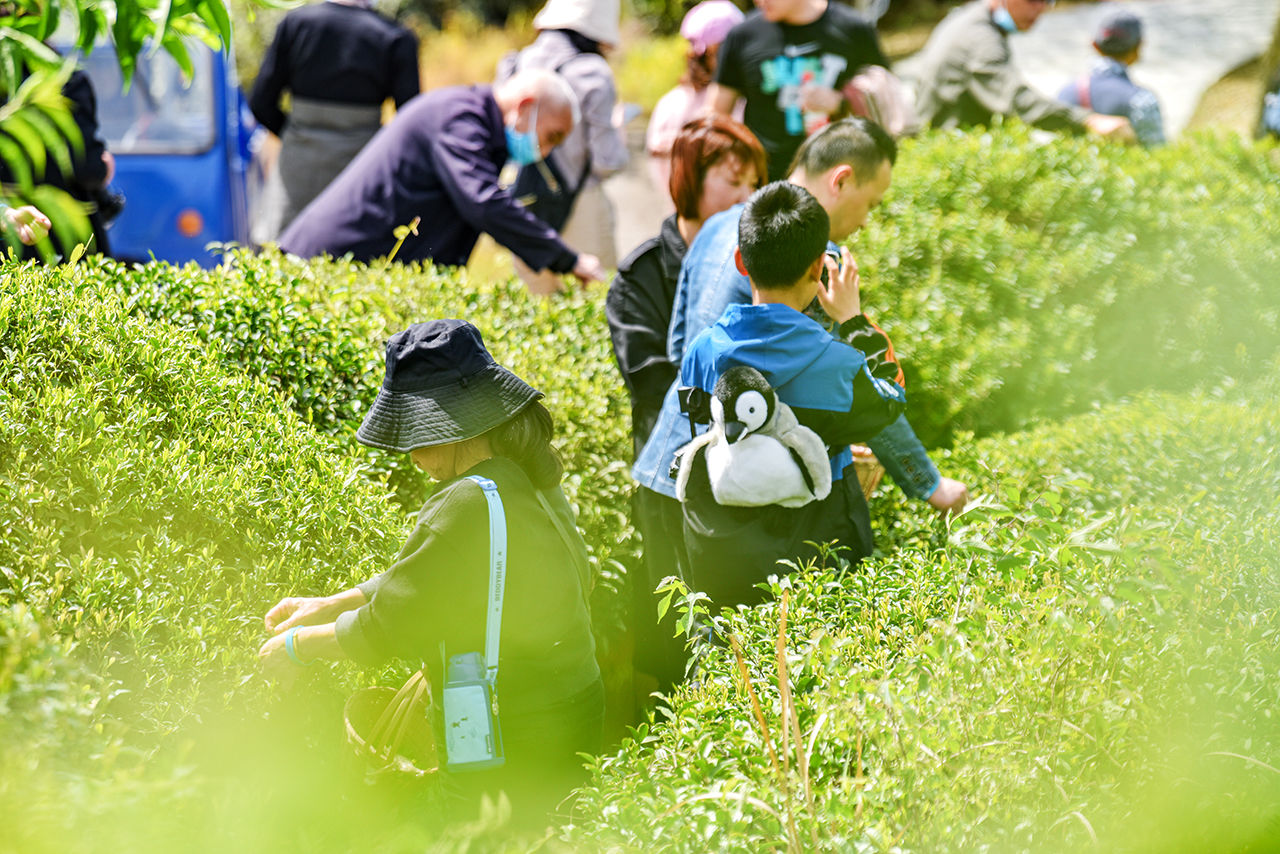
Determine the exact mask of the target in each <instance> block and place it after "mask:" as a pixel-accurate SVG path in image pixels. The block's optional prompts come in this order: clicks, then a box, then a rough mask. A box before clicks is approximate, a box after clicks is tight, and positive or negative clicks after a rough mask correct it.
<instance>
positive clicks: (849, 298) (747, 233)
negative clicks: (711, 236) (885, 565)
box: [680, 181, 906, 606]
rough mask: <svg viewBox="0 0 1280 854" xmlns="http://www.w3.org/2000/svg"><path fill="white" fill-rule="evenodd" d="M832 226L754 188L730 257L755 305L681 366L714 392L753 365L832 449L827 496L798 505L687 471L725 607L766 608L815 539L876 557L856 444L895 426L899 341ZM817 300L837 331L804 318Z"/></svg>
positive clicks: (790, 195)
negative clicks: (882, 322) (777, 580)
mask: <svg viewBox="0 0 1280 854" xmlns="http://www.w3.org/2000/svg"><path fill="white" fill-rule="evenodd" d="M830 229H831V222H830V218H829V217H828V215H827V212H826V210H824V209H823V206H822V205H821V204H819V202H818V200H817V199H816V198H814V196H813V195H812V194H811V193H809V192H808V191H807V190H805V189H804V188H803V187H800V186H798V185H796V184H793V183H791V182H788V181H778V182H775V183H773V184H769V185H768V186H766V187H764V188H763V189H761V190H759V191H757V192H756V193H755V194H754V195H753V196H752V197H751V199H750V200H749V201H748V202H747V204H746V206H745V207H744V208H743V210H742V215H741V218H740V219H739V222H738V248H737V250H736V251H735V253H734V263H735V264H736V265H737V266H738V268H739V269H740V270H742V271H743V272H744V273H745V275H746V276H747V277H748V279H749V281H750V285H751V304H750V305H742V304H736V305H730V306H729V307H728V308H726V309H725V311H724V314H722V315H721V316H720V319H719V320H717V321H716V322H715V324H714V325H712V326H711V327H710V328H709V329H706V330H703V331H702V332H701V333H700V334H699V335H698V336H697V337H696V338H694V339H693V341H692V342H691V343H690V344H689V347H688V350H687V351H686V353H685V357H684V361H683V363H682V364H681V366H680V382H681V384H682V385H685V386H693V387H695V388H697V389H701V390H702V391H703V392H705V393H706V394H712V393H714V392H715V391H716V385H717V382H718V381H719V379H720V377H721V375H724V374H726V373H727V372H729V371H730V370H731V369H734V368H737V367H739V366H746V367H750V368H755V369H756V370H757V371H758V372H759V373H760V375H761V376H763V378H764V380H765V382H767V383H768V384H769V386H771V387H772V389H773V390H775V391H776V393H777V398H778V400H779V401H781V402H783V403H785V404H787V405H788V406H789V407H791V409H792V410H793V412H794V414H795V416H796V419H797V420H798V421H799V422H800V423H801V424H802V425H804V426H805V427H808V428H810V429H811V430H812V431H813V432H815V433H817V435H818V436H819V437H820V438H821V440H822V442H823V443H825V444H826V446H827V455H828V463H829V466H830V473H831V488H830V492H829V493H828V494H827V495H826V497H825V498H817V497H815V498H814V499H813V500H812V501H809V502H808V503H807V504H804V505H803V506H800V507H787V506H783V505H781V504H773V505H766V506H756V507H747V506H726V505H722V504H720V503H718V502H717V501H716V499H715V497H714V495H713V493H712V490H711V484H710V481H709V478H708V474H707V465H706V464H705V462H704V463H702V464H699V463H698V462H697V461H696V460H695V461H693V463H692V464H691V465H690V472H689V475H688V478H687V483H686V487H685V490H684V503H683V505H682V507H683V514H684V536H685V546H686V549H687V550H688V553H689V565H690V569H691V571H692V575H693V578H692V579H691V580H692V586H693V587H694V588H695V589H698V590H701V591H703V592H705V593H707V594H708V595H709V596H710V597H711V599H712V601H713V602H715V603H716V604H717V605H719V606H727V605H736V604H750V603H753V602H756V601H759V600H760V598H761V597H762V596H763V593H762V591H761V590H759V589H758V588H756V587H755V585H756V584H758V583H759V582H761V581H764V580H765V579H766V578H767V577H768V576H769V575H770V574H773V573H776V572H777V571H778V569H777V562H778V561H779V560H785V559H792V560H797V561H804V560H806V559H808V558H810V557H814V556H816V554H817V552H816V550H815V548H814V546H813V545H811V543H833V544H835V545H836V546H839V547H843V548H844V549H846V550H847V551H845V552H844V556H845V557H847V558H848V559H850V560H851V561H857V560H860V559H861V558H863V557H866V556H867V555H869V554H870V553H871V547H872V537H871V522H870V518H869V514H868V511H867V503H866V500H865V499H864V498H863V497H862V491H861V488H860V487H859V485H858V478H857V476H856V475H855V473H854V472H853V471H852V455H851V454H850V451H849V445H850V444H851V443H854V442H865V441H866V440H868V439H870V438H871V437H872V436H875V435H876V434H877V433H879V432H880V431H881V430H882V429H884V428H885V427H886V426H888V425H889V424H890V423H892V422H893V421H894V420H895V419H897V418H898V416H899V415H901V414H902V410H903V407H904V406H905V404H906V397H905V395H904V393H903V391H902V387H901V383H902V372H901V370H900V368H899V367H898V364H897V362H896V360H895V359H894V356H893V347H892V345H891V344H890V342H889V340H888V338H887V337H886V336H885V334H884V333H883V332H881V331H880V329H879V328H878V327H877V326H876V325H875V324H874V323H872V322H871V321H870V320H869V319H868V318H867V316H866V315H865V314H863V313H862V307H861V301H860V297H859V292H858V267H857V264H856V263H854V260H853V256H852V255H851V254H850V253H849V250H848V249H843V250H842V251H841V261H840V263H839V264H837V263H836V262H835V261H834V260H833V259H832V258H830V257H829V256H828V255H827V254H826V248H827V237H828V235H829V233H830ZM815 297H816V298H817V299H818V302H819V303H820V304H821V306H822V308H823V310H824V311H825V312H826V314H827V316H828V317H830V318H831V319H832V320H833V321H834V322H835V323H836V324H838V326H837V328H836V332H835V333H834V334H833V333H831V332H828V331H827V329H826V328H825V327H823V326H822V325H821V324H820V323H818V322H817V321H815V320H814V319H813V318H811V317H809V316H808V315H807V314H805V308H806V307H808V305H809V304H810V303H811V302H812V301H813V299H814V298H815ZM722 394H723V386H722ZM723 407H724V404H723V403H722V404H721V408H723ZM704 459H705V455H704ZM682 462H683V461H682Z"/></svg>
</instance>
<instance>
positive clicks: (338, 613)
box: [259, 320, 604, 821]
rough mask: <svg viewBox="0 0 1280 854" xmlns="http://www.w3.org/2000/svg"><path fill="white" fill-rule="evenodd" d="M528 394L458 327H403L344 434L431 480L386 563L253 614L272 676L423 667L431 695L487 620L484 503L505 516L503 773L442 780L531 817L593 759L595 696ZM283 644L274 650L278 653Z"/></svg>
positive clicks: (574, 546)
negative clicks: (340, 663) (369, 397)
mask: <svg viewBox="0 0 1280 854" xmlns="http://www.w3.org/2000/svg"><path fill="white" fill-rule="evenodd" d="M541 397H542V394H541V393H540V392H538V391H537V390H536V389H534V388H532V387H531V386H530V385H529V384H528V383H526V382H525V381H524V380H522V379H520V377H518V376H516V375H515V374H513V373H512V372H511V371H508V370H507V369H506V368H504V367H502V366H501V365H499V364H498V363H497V362H495V361H494V359H493V357H492V356H491V355H490V354H489V352H488V350H486V349H485V347H484V342H483V340H482V339H481V337H480V332H479V331H478V330H477V329H476V328H475V327H474V326H472V325H471V324H469V323H466V322H465V321H461V320H435V321H431V322H429V323H421V324H415V325H414V326H411V327H409V328H408V329H406V330H405V331H403V332H400V333H398V334H396V335H395V336H393V337H392V338H391V340H390V341H389V342H388V344H387V368H386V377H385V379H384V381H383V384H382V388H381V390H380V391H379V392H378V397H377V400H375V402H374V404H373V407H372V408H371V409H370V411H369V413H368V415H367V416H366V417H365V419H364V423H363V424H362V425H361V426H360V429H359V431H358V432H357V433H356V437H357V438H358V439H359V440H360V441H361V442H363V443H364V444H366V445H371V446H373V447H375V448H382V449H385V450H389V451H398V452H403V453H408V454H410V455H411V456H412V459H413V461H414V463H415V464H416V465H418V466H419V467H420V468H422V469H423V470H424V471H426V472H427V473H428V474H429V475H431V477H433V478H435V479H436V480H438V481H440V487H439V489H438V490H437V491H436V492H435V494H434V495H432V496H431V497H430V498H429V499H427V502H426V503H425V504H424V505H423V507H422V510H421V512H419V514H418V517H417V524H416V525H415V527H414V529H413V533H412V534H411V535H410V537H409V540H408V542H407V543H406V544H405V546H404V548H403V549H402V550H401V552H400V554H399V556H398V557H397V558H396V560H395V562H394V563H392V565H391V566H390V568H388V569H387V570H386V571H385V572H383V573H382V574H381V575H378V576H377V577H375V578H373V579H371V580H369V581H367V582H365V583H364V584H361V585H358V586H357V587H354V588H352V589H350V590H348V591H346V592H344V593H339V594H337V595H335V596H327V597H316V598H287V599H283V600H281V601H280V602H279V603H278V604H277V605H276V606H275V607H274V608H272V609H271V610H270V611H269V612H268V613H267V615H266V625H267V629H268V630H269V631H271V632H272V633H273V636H272V637H271V638H270V639H269V640H268V641H267V642H266V643H265V644H263V646H262V648H261V650H259V655H260V656H261V658H262V661H263V666H264V668H265V669H266V670H267V672H268V673H269V674H277V675H282V674H285V673H287V672H289V671H291V670H292V669H293V668H296V667H299V666H305V665H309V664H310V663H311V662H312V661H314V660H317V659H331V660H336V659H344V658H350V659H353V660H355V661H357V662H359V663H362V664H368V665H378V664H382V663H384V662H386V661H387V660H388V659H391V658H402V659H407V660H411V661H417V660H422V661H425V662H426V663H427V667H428V671H429V672H430V674H431V677H432V684H433V685H434V686H436V695H437V697H439V695H440V688H441V686H443V685H444V684H445V673H444V666H443V657H442V656H441V654H440V652H441V645H442V644H443V648H444V650H445V653H446V655H448V656H453V655H455V654H457V653H466V652H471V651H483V650H484V649H485V644H486V614H487V612H488V611H489V609H490V606H491V600H490V595H489V592H490V591H489V587H490V585H489V580H490V569H491V568H490V508H489V503H488V500H487V499H486V496H485V493H484V491H483V489H482V487H481V485H479V483H477V481H475V480H473V479H471V477H472V476H477V475H478V476H480V477H481V479H486V478H487V479H488V480H489V481H491V482H492V484H493V485H496V487H497V493H498V495H499V497H500V499H501V505H502V512H503V514H504V516H505V520H506V531H507V549H506V572H505V577H506V581H505V591H504V594H503V596H502V604H501V621H500V625H501V639H500V643H499V644H498V648H499V656H498V662H499V665H500V666H499V668H498V671H497V677H496V696H497V697H498V698H499V701H500V712H499V720H500V727H501V737H502V742H503V747H504V752H505V764H504V765H502V766H501V767H499V768H495V769H492V770H484V771H475V772H469V773H467V774H456V775H452V777H453V780H454V781H455V783H457V784H458V785H459V786H461V787H462V788H463V789H464V790H465V791H467V792H471V793H478V792H480V791H487V792H490V793H492V792H495V791H497V790H505V791H506V792H507V793H508V795H509V796H510V798H511V802H512V805H513V808H514V809H515V812H516V815H517V817H518V818H520V817H523V818H526V819H528V820H531V821H538V820H540V819H542V818H543V817H545V814H546V812H547V810H548V809H550V808H551V807H553V806H554V805H555V804H556V802H558V801H559V800H560V799H561V798H563V797H564V795H566V794H567V793H568V792H569V790H570V789H571V788H572V787H573V786H574V785H576V784H577V783H578V782H580V781H581V780H582V779H583V777H584V772H583V767H582V760H581V758H580V757H579V756H578V755H577V754H578V753H579V752H586V753H593V752H597V751H598V750H599V748H600V739H601V725H602V720H603V711H604V699H603V697H604V692H603V687H602V684H601V679H600V670H599V667H598V666H597V664H596V659H595V643H594V640H593V639H592V635H591V626H590V618H589V615H588V612H587V605H586V596H585V594H584V591H585V589H586V584H587V578H586V570H587V562H586V546H585V545H584V544H583V542H582V538H581V536H580V535H579V534H578V531H577V528H576V526H575V522H574V518H573V511H572V510H571V509H570V507H569V503H568V501H567V500H566V499H565V496H564V493H563V492H561V490H560V476H561V474H562V467H561V464H560V460H559V458H558V457H557V455H556V453H555V451H554V450H553V449H552V447H551V445H550V439H551V434H552V419H551V415H550V413H548V412H547V410H546V408H545V407H544V406H543V405H542V404H541V403H540V402H539V399H540V398H541ZM286 641H287V643H286Z"/></svg>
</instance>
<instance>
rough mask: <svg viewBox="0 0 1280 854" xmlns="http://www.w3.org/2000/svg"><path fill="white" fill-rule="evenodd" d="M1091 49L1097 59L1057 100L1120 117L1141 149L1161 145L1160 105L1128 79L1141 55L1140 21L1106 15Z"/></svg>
mask: <svg viewBox="0 0 1280 854" xmlns="http://www.w3.org/2000/svg"><path fill="white" fill-rule="evenodd" d="M1093 49H1094V50H1096V51H1097V52H1098V53H1099V54H1100V56H1099V57H1098V59H1097V61H1096V62H1094V64H1093V67H1092V68H1091V69H1090V70H1089V73H1088V74H1086V75H1084V76H1083V77H1080V78H1079V79H1077V80H1073V81H1072V82H1070V83H1068V84H1067V85H1066V86H1064V87H1062V91H1061V92H1059V93H1058V100H1059V101H1062V102H1064V103H1067V104H1072V105H1075V106H1079V107H1084V108H1085V109H1087V110H1093V111H1094V112H1097V113H1102V114H1103V115H1107V116H1123V117H1125V118H1126V119H1128V120H1129V123H1130V124H1132V125H1133V132H1134V134H1136V135H1137V137H1138V142H1140V143H1141V144H1142V145H1144V146H1146V147H1148V148H1150V147H1151V146H1153V145H1163V144H1164V141H1165V138H1164V122H1163V121H1162V120H1161V118H1160V102H1159V101H1157V100H1156V96H1155V94H1154V93H1153V92H1152V91H1151V90H1150V89H1143V88H1142V87H1141V86H1138V85H1137V84H1135V83H1134V82H1133V81H1132V80H1130V79H1129V66H1130V65H1133V64H1134V63H1135V62H1137V61H1138V54H1139V53H1141V51H1142V21H1140V20H1139V19H1138V17H1137V16H1136V15H1134V14H1132V13H1130V12H1114V13H1112V14H1110V15H1108V16H1107V17H1105V18H1103V20H1102V23H1101V24H1100V25H1099V27H1098V33H1097V35H1096V36H1095V37H1094V39H1093Z"/></svg>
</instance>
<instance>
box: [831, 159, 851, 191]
mask: <svg viewBox="0 0 1280 854" xmlns="http://www.w3.org/2000/svg"><path fill="white" fill-rule="evenodd" d="M857 183H858V179H857V176H855V175H854V174H853V167H852V166H850V165H849V164H848V163H841V164H838V165H836V166H832V167H831V171H830V172H828V173H827V186H828V187H829V188H830V189H831V193H832V195H834V196H839V195H840V193H841V192H843V191H844V190H845V188H846V187H854V186H857Z"/></svg>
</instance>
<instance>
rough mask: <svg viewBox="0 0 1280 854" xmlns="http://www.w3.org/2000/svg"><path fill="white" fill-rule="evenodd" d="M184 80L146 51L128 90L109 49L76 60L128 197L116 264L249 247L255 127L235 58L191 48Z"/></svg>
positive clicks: (119, 224)
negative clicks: (190, 69)
mask: <svg viewBox="0 0 1280 854" xmlns="http://www.w3.org/2000/svg"><path fill="white" fill-rule="evenodd" d="M189 50H190V54H191V61H192V64H193V66H194V74H193V75H192V77H191V79H190V80H186V79H184V75H183V73H182V70H181V69H180V68H179V66H178V63H177V62H176V61H175V60H174V59H173V58H172V57H171V56H169V54H168V53H166V52H164V51H154V52H151V51H143V52H142V53H140V54H139V55H138V58H137V68H136V70H135V71H134V74H133V79H132V81H131V82H130V85H129V86H128V88H126V87H125V85H124V81H123V79H122V75H121V73H120V67H119V64H118V63H117V60H116V54H115V51H114V50H113V49H112V47H111V45H109V44H107V45H102V46H99V47H97V48H95V49H94V51H93V52H92V53H91V54H90V55H89V56H87V57H84V58H83V60H82V66H83V68H84V70H85V72H86V73H87V74H88V75H89V77H90V79H91V80H92V82H93V88H94V92H95V94H96V96H97V100H98V126H99V132H100V134H101V136H102V138H103V140H105V142H106V144H107V150H108V151H110V152H111V153H112V155H114V157H115V162H116V174H115V178H114V179H113V180H112V182H111V183H112V186H113V187H115V188H116V189H118V190H120V191H121V192H122V193H124V196H125V199H126V202H125V207H124V210H123V212H121V214H120V216H119V217H118V218H117V219H116V220H115V221H114V222H113V223H112V224H111V226H110V236H111V248H112V255H114V256H115V257H117V258H120V259H122V260H129V261H148V260H150V259H151V258H152V257H153V256H154V257H155V258H156V259H158V260H161V261H169V262H171V263H175V264H180V263H185V262H187V261H195V262H196V263H198V264H200V265H202V266H205V267H211V266H214V265H216V264H217V263H218V260H219V257H218V255H217V254H216V252H214V251H212V250H210V249H208V248H207V247H208V244H210V243H229V242H236V243H240V244H244V245H248V243H249V199H248V195H249V190H248V176H249V173H250V168H251V161H252V158H251V155H250V150H249V140H250V136H251V134H252V132H253V130H254V127H255V125H254V122H253V119H252V116H251V115H250V113H249V110H248V108H247V106H246V105H245V101H244V95H243V93H242V92H241V91H240V88H239V86H238V85H237V82H236V78H235V69H234V66H233V64H232V62H231V57H230V56H228V55H227V54H224V53H222V52H220V51H215V50H211V49H210V48H209V47H208V46H206V45H204V44H201V43H195V44H191V45H189Z"/></svg>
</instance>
